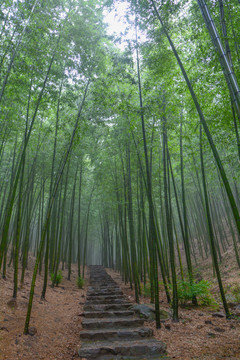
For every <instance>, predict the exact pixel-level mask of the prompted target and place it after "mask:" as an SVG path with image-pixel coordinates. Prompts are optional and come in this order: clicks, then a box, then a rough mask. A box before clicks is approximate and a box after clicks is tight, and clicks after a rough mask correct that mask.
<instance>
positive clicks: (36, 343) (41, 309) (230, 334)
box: [0, 249, 240, 360]
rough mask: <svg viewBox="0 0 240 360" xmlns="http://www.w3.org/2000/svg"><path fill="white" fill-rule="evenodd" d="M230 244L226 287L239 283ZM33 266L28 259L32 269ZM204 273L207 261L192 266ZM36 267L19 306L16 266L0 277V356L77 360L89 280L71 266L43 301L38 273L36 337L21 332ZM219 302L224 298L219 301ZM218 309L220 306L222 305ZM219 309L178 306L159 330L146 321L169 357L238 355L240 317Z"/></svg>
mask: <svg viewBox="0 0 240 360" xmlns="http://www.w3.org/2000/svg"><path fill="white" fill-rule="evenodd" d="M235 263H236V261H235V259H234V255H233V251H232V249H229V251H228V252H227V253H226V254H225V255H224V259H223V262H222V264H221V271H222V275H223V282H224V285H225V287H227V286H228V285H230V284H233V283H239V278H240V276H239V273H240V272H239V270H238V269H237V267H236V265H235ZM32 266H33V261H32V263H31V262H30V264H29V268H30V269H31V268H32ZM194 268H195V269H196V268H197V272H198V273H199V274H200V275H201V276H202V277H203V278H204V279H209V280H212V268H211V263H210V261H209V260H206V261H204V262H201V264H200V265H197V266H196V265H194ZM108 273H109V274H110V275H111V276H112V277H113V278H114V279H115V280H116V281H117V282H118V284H119V285H120V287H121V288H122V290H123V292H124V293H125V294H126V295H127V296H128V297H129V300H130V301H132V302H134V292H133V290H131V289H130V288H129V284H128V285H125V284H124V283H123V282H122V281H121V277H120V275H119V274H118V273H116V272H114V271H113V270H110V269H108ZM31 275H32V272H31V271H30V270H28V271H27V272H26V279H25V280H26V281H25V286H24V288H23V289H19V292H18V299H17V307H16V308H12V307H9V306H8V305H7V303H8V301H9V300H10V299H11V296H12V291H13V271H12V269H11V268H8V274H7V280H3V279H0V360H40V359H42V360H74V359H79V357H78V354H77V350H78V348H79V347H80V337H79V334H80V330H81V320H82V316H81V314H82V311H83V305H84V302H85V295H86V289H87V284H85V288H84V289H83V290H80V289H78V287H77V285H76V277H77V269H76V266H73V271H72V278H71V281H68V280H66V278H67V272H66V271H63V276H64V278H63V281H62V283H61V284H60V285H59V286H58V287H55V288H52V287H51V286H50V283H49V285H48V288H47V294H46V301H42V300H41V291H42V284H43V275H41V276H40V275H39V276H38V277H37V283H36V289H35V295H34V302H33V308H32V318H31V324H30V325H31V327H34V328H35V329H36V331H37V332H36V334H35V335H34V336H30V335H27V336H26V335H23V329H24V322H25V316H26V311H27V304H28V295H29V289H30V283H31ZM86 278H87V276H86ZM212 291H213V295H214V296H215V297H217V293H218V286H217V282H216V280H214V281H212ZM149 301H150V299H149V298H148V297H141V299H140V302H141V303H149ZM218 302H219V303H220V301H219V300H218ZM160 305H161V308H162V309H164V310H166V311H169V306H168V304H167V302H166V299H165V296H164V294H163V292H162V291H161V304H160ZM219 310H220V311H222V308H221V305H220V307H219ZM214 312H216V309H211V308H206V307H198V308H194V307H192V306H188V307H187V308H184V307H180V309H179V314H180V321H179V323H173V322H171V321H170V320H169V321H166V322H164V323H163V324H162V328H161V329H159V330H156V329H155V324H154V322H152V323H147V324H146V325H147V326H150V327H152V328H153V329H154V334H155V337H156V338H157V339H160V340H162V341H164V342H165V343H166V344H167V351H168V356H169V357H170V359H177V360H190V359H195V360H220V359H221V360H222V359H228V360H236V359H240V318H238V319H234V320H226V319H225V318H216V317H213V316H212V314H213V313H214Z"/></svg>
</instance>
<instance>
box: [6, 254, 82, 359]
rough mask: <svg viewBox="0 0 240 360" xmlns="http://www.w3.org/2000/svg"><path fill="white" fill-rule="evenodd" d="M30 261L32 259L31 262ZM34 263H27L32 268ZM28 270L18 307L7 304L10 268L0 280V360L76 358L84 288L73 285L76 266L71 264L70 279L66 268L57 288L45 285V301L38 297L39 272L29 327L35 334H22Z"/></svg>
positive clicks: (11, 283) (28, 280)
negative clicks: (5, 276)
mask: <svg viewBox="0 0 240 360" xmlns="http://www.w3.org/2000/svg"><path fill="white" fill-rule="evenodd" d="M32 262H33V261H32ZM32 265H33V264H29V267H30V268H32ZM31 276H32V272H31V271H29V270H28V271H26V276H25V286H24V288H23V289H19V291H18V298H17V306H16V307H15V308H13V307H10V306H8V305H7V303H8V301H9V300H10V299H11V296H12V292H13V271H12V269H11V268H8V273H7V280H3V279H0V360H40V359H41V360H42V359H43V360H73V359H79V357H78V353H77V350H78V348H79V347H80V337H79V333H80V329H81V320H82V318H81V313H82V310H83V305H84V302H85V295H86V288H87V286H85V289H84V290H81V289H78V287H77V285H76V278H77V268H76V266H74V265H73V267H72V275H71V281H68V280H66V279H67V271H63V277H64V278H63V280H62V282H61V284H60V285H59V286H58V287H54V288H52V287H51V286H50V282H49V285H48V287H47V293H46V301H42V300H41V292H42V285H43V275H41V276H40V275H38V277H37V282H36V288H35V294H34V301H33V307H32V316H31V322H30V326H31V327H32V328H33V329H32V330H33V331H37V332H36V334H35V335H34V336H31V335H23V329H24V323H25V317H26V312H27V305H28V296H29V290H30V284H31Z"/></svg>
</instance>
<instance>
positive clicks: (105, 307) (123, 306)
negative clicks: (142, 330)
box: [84, 303, 133, 311]
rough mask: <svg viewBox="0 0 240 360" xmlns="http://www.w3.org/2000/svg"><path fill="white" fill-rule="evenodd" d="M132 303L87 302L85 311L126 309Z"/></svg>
mask: <svg viewBox="0 0 240 360" xmlns="http://www.w3.org/2000/svg"><path fill="white" fill-rule="evenodd" d="M132 305H133V304H132V303H124V304H85V306H84V311H111V310H119V311H121V310H126V309H128V308H130V307H131V306H132Z"/></svg>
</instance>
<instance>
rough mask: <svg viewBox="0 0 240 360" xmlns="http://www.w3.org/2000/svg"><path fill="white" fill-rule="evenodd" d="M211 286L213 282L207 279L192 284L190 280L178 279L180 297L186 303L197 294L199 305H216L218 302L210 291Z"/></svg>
mask: <svg viewBox="0 0 240 360" xmlns="http://www.w3.org/2000/svg"><path fill="white" fill-rule="evenodd" d="M210 286H211V284H210V283H209V282H208V281H207V280H201V281H199V282H198V283H195V282H193V283H192V284H190V282H189V281H178V284H177V287H178V298H179V300H180V302H181V303H183V304H184V303H186V302H187V301H191V300H192V298H193V297H194V296H195V297H196V298H197V300H198V303H199V305H206V306H210V305H214V304H215V303H216V302H215V300H214V298H213V296H212V294H211V292H210Z"/></svg>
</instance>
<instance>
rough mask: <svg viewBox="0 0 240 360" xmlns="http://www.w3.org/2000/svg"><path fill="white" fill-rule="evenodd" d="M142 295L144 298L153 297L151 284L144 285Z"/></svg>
mask: <svg viewBox="0 0 240 360" xmlns="http://www.w3.org/2000/svg"><path fill="white" fill-rule="evenodd" d="M142 293H143V296H144V297H150V296H151V286H150V283H146V284H145V285H144V284H143V288H142Z"/></svg>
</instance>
